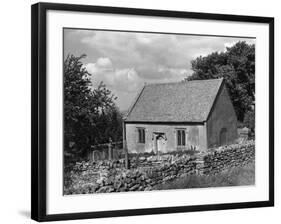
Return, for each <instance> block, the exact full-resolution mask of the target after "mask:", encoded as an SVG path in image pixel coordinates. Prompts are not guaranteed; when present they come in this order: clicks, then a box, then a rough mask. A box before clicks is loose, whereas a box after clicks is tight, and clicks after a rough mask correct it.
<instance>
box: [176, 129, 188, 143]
mask: <svg viewBox="0 0 281 224" xmlns="http://www.w3.org/2000/svg"><path fill="white" fill-rule="evenodd" d="M176 145H177V147H180V148H181V147H186V129H185V128H177V129H176Z"/></svg>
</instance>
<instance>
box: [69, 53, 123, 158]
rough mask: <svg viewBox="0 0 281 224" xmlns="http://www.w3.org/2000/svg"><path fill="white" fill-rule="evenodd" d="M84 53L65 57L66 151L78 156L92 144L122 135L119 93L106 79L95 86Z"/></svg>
mask: <svg viewBox="0 0 281 224" xmlns="http://www.w3.org/2000/svg"><path fill="white" fill-rule="evenodd" d="M84 57H85V55H82V56H80V57H75V56H73V55H69V56H68V57H67V58H66V59H65V61H64V154H65V156H75V157H76V158H80V157H83V156H84V155H85V154H86V153H87V151H88V150H89V148H90V146H91V145H95V144H100V143H104V142H107V141H108V139H109V138H111V139H112V140H115V141H118V140H120V139H122V117H121V115H120V112H119V110H118V108H117V106H116V104H115V100H116V99H117V97H115V96H114V94H113V93H112V92H111V91H110V90H109V89H108V88H107V87H106V85H105V84H104V83H102V82H101V83H100V84H99V85H98V87H97V88H95V89H94V88H92V82H91V78H90V76H91V74H89V73H88V71H87V70H86V68H85V67H84V66H83V63H82V62H81V59H82V58H84Z"/></svg>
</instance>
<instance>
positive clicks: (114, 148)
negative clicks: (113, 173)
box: [89, 139, 125, 161]
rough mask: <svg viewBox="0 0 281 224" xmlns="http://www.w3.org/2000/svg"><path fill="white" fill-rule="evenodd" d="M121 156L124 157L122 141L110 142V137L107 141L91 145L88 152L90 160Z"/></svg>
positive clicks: (112, 158) (110, 158)
mask: <svg viewBox="0 0 281 224" xmlns="http://www.w3.org/2000/svg"><path fill="white" fill-rule="evenodd" d="M122 158H125V150H124V148H123V141H117V142H112V141H111V140H110V139H109V142H108V143H103V144H97V145H92V146H91V150H90V153H89V159H90V160H91V161H97V160H114V159H122Z"/></svg>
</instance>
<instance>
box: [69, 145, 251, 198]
mask: <svg viewBox="0 0 281 224" xmlns="http://www.w3.org/2000/svg"><path fill="white" fill-rule="evenodd" d="M254 160H255V144H254V141H247V142H246V143H243V144H234V145H229V146H225V147H220V148H217V149H211V150H209V151H208V152H203V153H196V154H194V155H188V154H184V153H181V154H174V153H173V154H164V155H160V156H138V157H132V158H130V169H128V170H127V169H125V161H124V160H123V159H119V160H112V161H109V160H104V161H94V162H81V163H76V164H75V165H74V166H73V167H72V168H71V170H70V171H68V175H69V176H71V184H69V185H70V186H69V187H67V188H65V190H64V194H74V193H75V194H77V193H78V194H79V193H81V194H85V193H105V192H123V191H147V190H152V189H153V187H154V186H156V185H158V184H162V183H165V182H167V181H171V180H173V179H176V178H180V177H182V176H183V175H192V174H195V175H214V174H216V173H219V172H221V171H222V170H225V169H229V168H231V167H238V166H244V165H246V164H248V163H250V162H253V161H254ZM67 184H68V183H67V180H65V185H67Z"/></svg>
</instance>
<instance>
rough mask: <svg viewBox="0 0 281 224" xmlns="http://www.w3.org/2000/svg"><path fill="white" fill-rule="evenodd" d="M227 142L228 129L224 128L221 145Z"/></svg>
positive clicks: (221, 134) (221, 132)
mask: <svg viewBox="0 0 281 224" xmlns="http://www.w3.org/2000/svg"><path fill="white" fill-rule="evenodd" d="M226 143H227V129H226V128H222V129H221V131H220V145H226Z"/></svg>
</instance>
